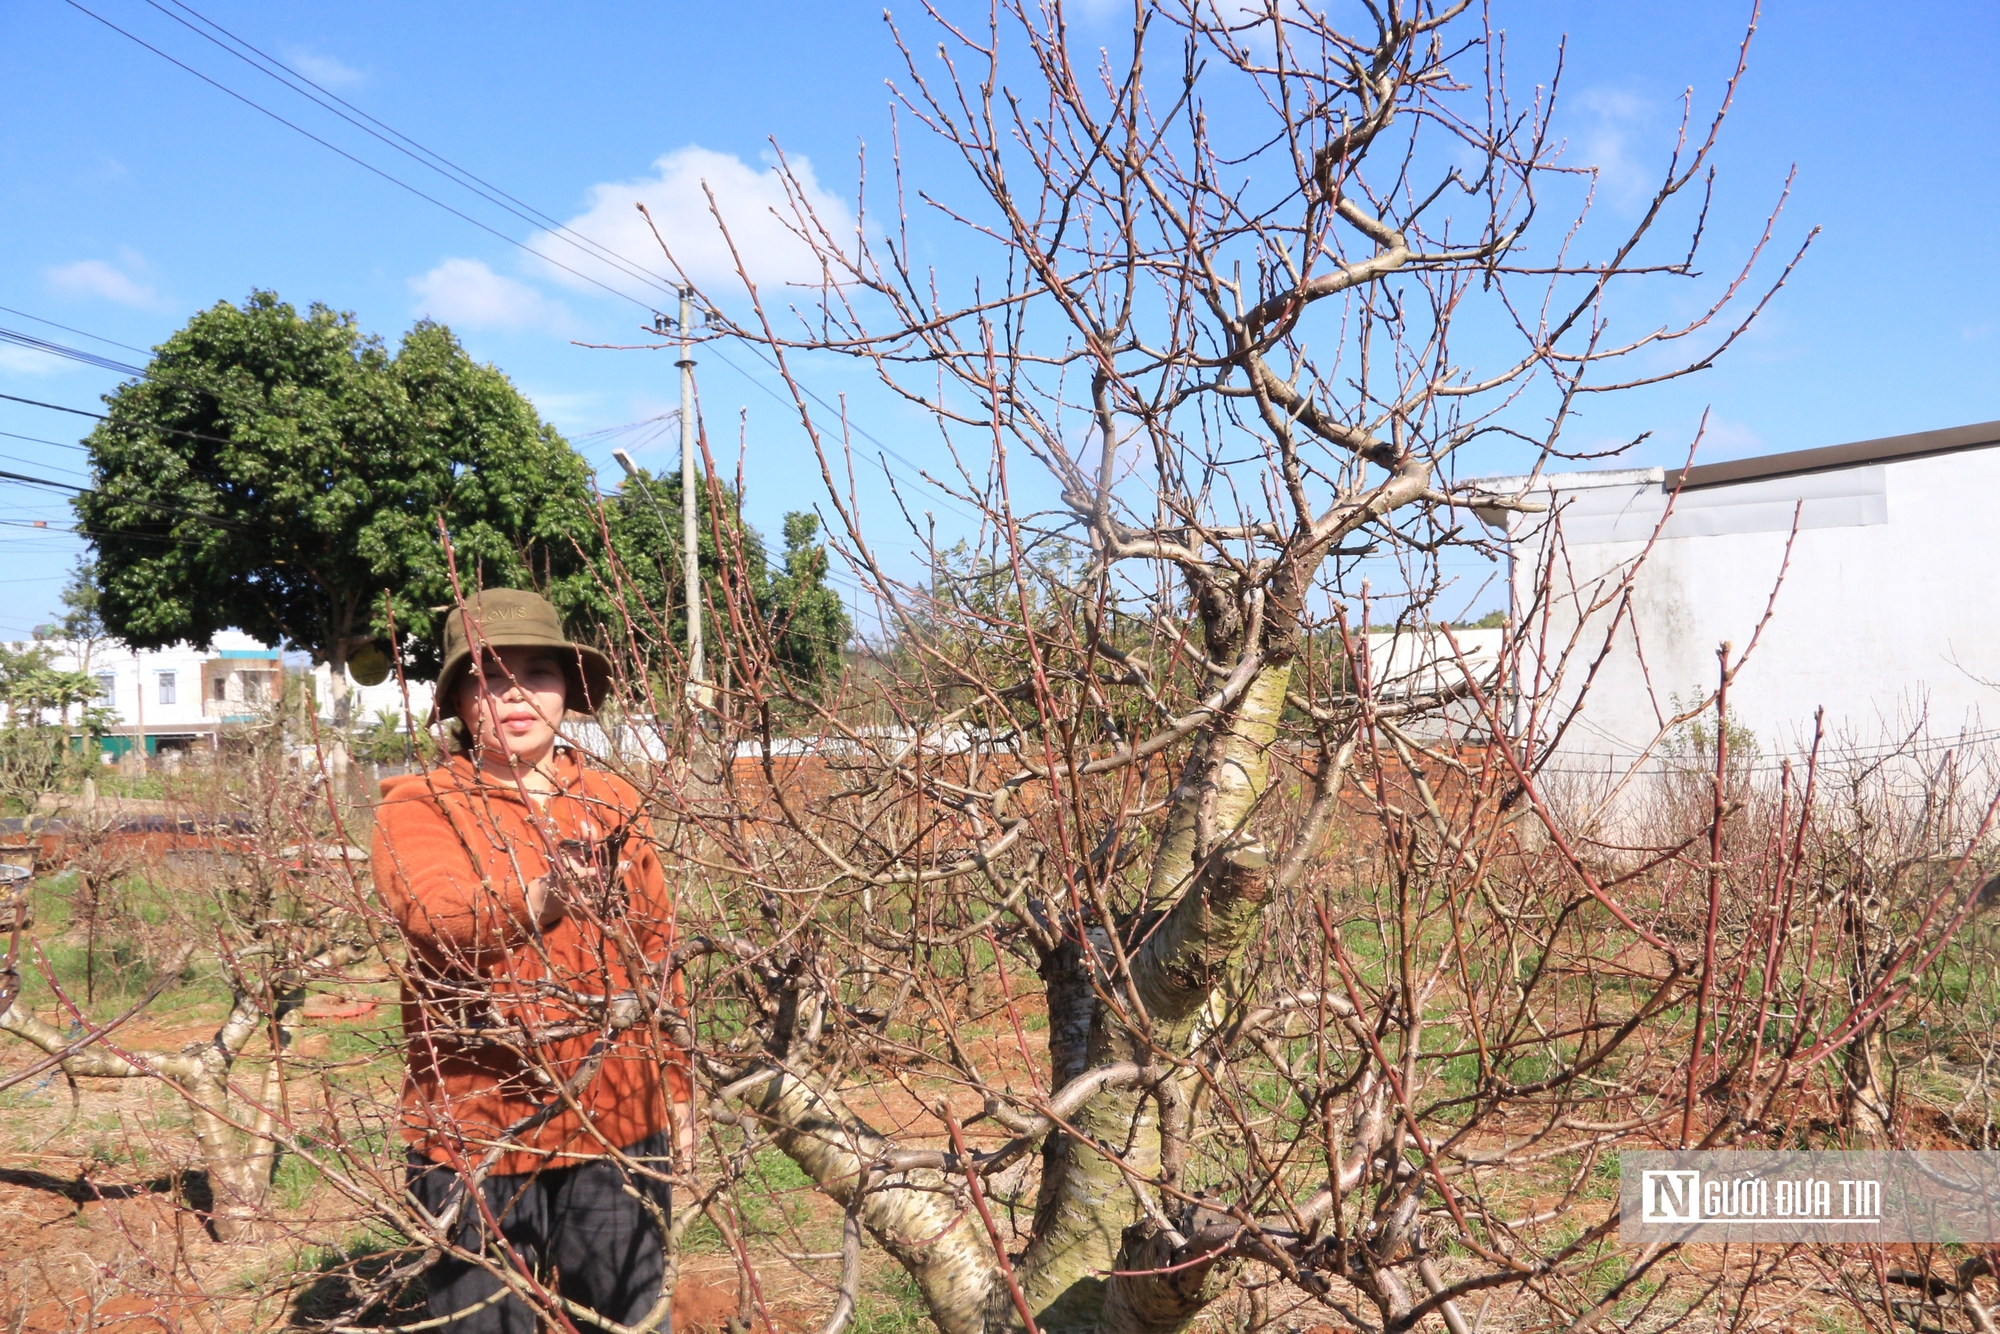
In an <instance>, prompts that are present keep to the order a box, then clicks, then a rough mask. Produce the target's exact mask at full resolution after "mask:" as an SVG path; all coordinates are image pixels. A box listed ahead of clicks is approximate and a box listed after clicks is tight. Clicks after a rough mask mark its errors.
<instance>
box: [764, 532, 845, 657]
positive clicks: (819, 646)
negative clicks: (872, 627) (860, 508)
mask: <svg viewBox="0 0 2000 1334" xmlns="http://www.w3.org/2000/svg"><path fill="white" fill-rule="evenodd" d="M818 535H819V518H818V516H817V515H813V514H809V513H805V512H803V511H795V512H793V513H791V514H787V515H786V516H785V564H784V569H783V570H782V571H781V572H780V573H778V574H777V575H775V576H774V577H773V578H772V579H771V581H770V585H769V586H768V588H767V589H766V590H765V594H764V614H765V616H766V618H767V622H768V624H769V625H770V630H771V637H772V639H773V640H774V641H775V644H776V648H777V652H778V660H779V662H780V663H782V664H783V666H784V668H785V671H786V672H787V673H788V674H790V675H791V676H792V678H793V679H794V680H796V681H799V682H801V683H802V684H804V685H805V686H807V687H808V688H809V689H814V690H817V689H821V688H824V687H825V686H826V685H828V684H830V683H831V682H833V681H834V680H836V679H838V677H839V676H840V662H841V650H842V649H843V648H844V647H845V646H846V644H847V640H848V636H849V635H850V634H852V632H853V629H854V627H853V624H852V622H851V621H849V619H848V616H847V604H846V603H844V602H842V601H841V599H840V594H839V593H837V592H835V591H834V590H833V589H831V588H829V587H828V586H827V582H826V576H827V555H826V548H825V547H824V546H821V545H820V544H819V543H818V542H815V541H814V540H813V539H814V538H815V537H817V536H818Z"/></svg>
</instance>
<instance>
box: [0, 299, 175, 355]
mask: <svg viewBox="0 0 2000 1334" xmlns="http://www.w3.org/2000/svg"><path fill="white" fill-rule="evenodd" d="M0 311H5V312H6V313H7V314H9V315H19V316H20V317H21V318H22V319H24V320H33V321H34V322H35V323H37V324H46V325H48V326H49V327H50V328H51V329H61V330H62V331H63V332H64V333H73V334H75V335H76V336H77V337H79V338H88V339H89V340H90V341H91V342H93V343H108V344H110V345H111V346H112V347H122V348H124V349H125V350H126V351H127V352H137V353H138V354H139V355H140V356H142V357H150V356H152V355H153V354H152V353H151V352H150V351H148V350H147V349H146V348H143V347H133V346H132V345H131V344H130V343H121V342H119V341H118V340H117V339H115V338H106V337H105V336H104V335H103V334H94V333H89V332H86V331H85V330H82V329H72V328H70V327H69V326H68V325H67V324H57V323H56V322H55V321H54V320H45V319H43V318H42V317H41V316H39V315H30V314H29V313H28V312H27V311H25V310H16V309H14V308H13V307H12V306H0Z"/></svg>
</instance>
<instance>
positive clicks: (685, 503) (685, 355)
mask: <svg viewBox="0 0 2000 1334" xmlns="http://www.w3.org/2000/svg"><path fill="white" fill-rule="evenodd" d="M693 321H694V289H693V288H692V287H683V288H681V313H680V319H679V320H678V321H677V322H676V321H673V320H669V319H668V318H667V317H666V316H665V315H656V316H654V317H653V329H654V331H655V332H656V333H661V334H665V333H666V332H667V331H668V326H669V325H672V324H675V323H678V324H679V326H680V335H681V359H680V360H679V361H677V362H675V363H674V364H675V365H676V366H679V367H680V368H681V576H682V596H683V597H684V598H685V599H686V600H687V636H688V681H687V692H688V698H690V699H693V700H697V701H700V702H703V703H706V702H707V700H708V692H707V687H706V680H705V678H706V677H707V676H708V664H707V661H706V658H705V656H704V654H703V652H702V643H701V530H700V527H699V525H700V519H699V518H698V517H697V515H696V510H695V503H694V496H695V467H694V415H695V408H694V351H693V347H692V343H693V333H692V330H691V328H690V325H692V323H693ZM611 457H613V458H615V459H617V460H618V466H619V467H621V468H623V469H624V470H625V475H626V476H628V477H631V478H633V479H634V480H637V478H638V476H639V466H638V465H637V464H636V463H634V462H633V461H632V456H631V455H630V454H627V453H626V452H625V451H624V450H622V449H614V450H612V451H611ZM643 489H645V490H646V499H647V500H648V501H650V502H651V503H652V506H653V512H654V513H655V514H659V516H660V527H661V529H662V531H664V530H665V528H666V523H667V516H666V515H665V514H663V513H661V512H660V502H659V501H657V500H654V499H653V493H652V490H651V489H650V488H643Z"/></svg>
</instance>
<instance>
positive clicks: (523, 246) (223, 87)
mask: <svg viewBox="0 0 2000 1334" xmlns="http://www.w3.org/2000/svg"><path fill="white" fill-rule="evenodd" d="M63 3H65V4H67V5H68V6H69V7H70V8H71V9H74V10H76V11H77V12H78V13H80V14H85V15H88V16H89V17H91V18H94V19H96V20H97V21H98V22H99V23H102V24H103V25H104V26H105V27H107V28H109V29H111V31H113V32H115V33H117V34H118V35H119V36H121V37H124V38H127V39H129V40H131V41H133V42H136V43H138V44H139V45H140V46H143V47H145V48H146V49H147V50H148V51H151V52H152V53H153V54H154V55H156V56H158V57H159V58H160V59H162V60H164V61H166V62H167V63H168V64H171V65H173V66H175V67H177V68H179V69H183V70H186V71H187V72H188V73H189V74H192V75H194V77H195V78H197V79H200V80H201V81H202V82H203V83H205V84H207V85H208V86H209V87H211V88H213V89H215V90H216V91H218V92H222V93H227V94H228V95H229V96H231V97H233V98H235V99H236V100H237V101H239V102H241V103H242V104H243V105H244V106H247V107H249V108H251V109H252V110H254V111H258V112H261V113H262V114H264V115H266V116H269V117H270V118H271V119H272V120H275V121H277V122H278V124H280V125H282V126H284V127H285V128H286V129H288V130H295V131H297V132H298V133H300V134H302V135H304V136H305V137H306V138H308V139H310V140H312V141H313V142H314V143H316V144H318V145H319V146H320V147H322V148H324V149H326V150H328V151H329V152H333V153H338V154H339V155H340V156H341V157H344V158H346V159H347V160H348V161H349V162H352V163H353V164H354V165H355V166H357V167H360V168H361V169H362V170H363V171H367V172H370V173H372V174H374V175H376V176H380V177H381V178H382V179H383V180H385V181H388V182H389V183H390V184H391V185H394V186H397V187H399V188H401V189H404V190H407V191H409V192H410V193H411V194H413V195H415V196H416V197H417V198H419V199H421V200H423V201H424V202H425V203H428V204H435V205H437V206H438V207H439V208H441V209H443V210H444V211H445V212H447V213H449V214H451V215H452V216H453V217H455V218H459V219H462V220H463V221H465V222H469V223H471V224H472V225H473V226H475V227H477V228H478V229H479V230H480V231H482V232H485V233H487V234H488V235H490V236H495V237H498V238H499V239H500V240H502V241H505V242H506V243H507V244H508V245H511V246H514V247H516V248H517V249H520V250H524V251H526V252H527V253H528V254H530V255H533V256H534V257H535V258H537V259H539V260H541V261H543V262H544V263H548V264H553V265H555V266H556V267H557V268H559V269H561V270H562V271H563V272H565V273H570V274H575V275H576V276H577V277H578V278H581V279H582V280H583V281H585V282H587V283H589V284H591V285H592V286H593V287H601V288H603V289H604V290H605V291H607V292H609V293H611V295H613V296H615V297H618V298H620V299H621V300H625V301H630V302H631V303H632V304H633V305H636V306H639V307H640V308H642V309H644V310H648V311H651V310H654V306H653V304H652V303H651V302H649V301H641V300H640V299H639V298H637V297H635V296H633V295H632V294H631V293H629V292H621V291H619V290H618V289H617V288H615V287H613V286H611V285H610V284H609V283H605V282H600V281H599V280H598V279H596V278H593V277H591V276H590V275H589V274H587V273H584V272H582V271H581V270H579V269H573V268H571V267H570V266H569V265H567V264H565V263H563V262H562V261H561V260H559V259H553V258H551V257H550V256H548V255H544V254H543V253H542V252H541V251H539V250H537V249H535V248H534V247H533V246H531V245H529V244H528V243H527V242H525V241H517V240H515V239H514V238H513V237H511V236H509V235H507V233H505V232H503V231H501V230H500V229H499V228H497V227H492V226H489V225H487V224H486V223H484V222H481V221H480V220H479V219H478V218H475V217H473V216H472V215H471V214H470V213H466V212H464V211H462V210H460V209H456V208H453V207H452V206H451V205H450V204H447V203H445V202H444V201H443V200H442V199H439V198H438V197H437V196H435V195H432V194H427V193H425V192H424V191H422V190H419V189H418V188H417V187H416V186H414V185H411V184H410V183H409V182H408V181H405V180H403V179H401V178H400V177H398V176H394V175H392V174H390V173H389V172H386V171H384V170H382V168H380V167H378V166H376V165H375V164H373V163H372V162H367V161H364V160H363V159H361V158H359V157H356V156H355V155H354V154H352V153H350V152H348V151H347V150H346V149H344V148H342V147H340V146H339V145H338V144H335V143H332V142H330V141H328V140H326V139H322V138H321V137H320V136H319V135H317V134H314V133H313V132H312V131H311V130H308V129H306V128H305V127H304V126H303V125H300V124H298V123H297V122H295V121H290V120H287V119H286V118H285V117H283V116H281V115H279V114H278V113H277V112H275V111H273V110H271V109H270V108H269V107H267V106H264V105H263V104H262V103H260V102H258V101H256V100H255V99H254V98H251V97H247V96H245V95H244V94H242V93H239V92H237V91H236V90H235V89H234V88H231V87H230V86H229V85H227V84H225V83H221V82H219V81H218V80H215V79H212V78H210V77H209V76H208V75H206V74H203V73H202V72H201V71H200V70H198V69H196V68H195V67H194V66H192V65H190V64H187V63H186V62H185V61H182V60H177V59H175V58H174V57H173V56H170V55H168V54H167V53H166V52H165V51H162V50H161V49H160V48H159V47H157V46H154V45H153V44H152V43H151V42H149V41H147V40H146V39H145V38H143V37H140V36H139V35H137V34H136V33H132V32H128V31H126V30H125V29H124V28H121V27H119V26H118V25H117V24H115V23H113V22H112V21H111V20H110V19H108V18H105V17H104V16H103V15H102V14H99V13H96V12H95V11H93V10H90V9H86V8H85V7H84V6H83V5H81V4H78V3H77V0H63ZM211 40H212V39H211ZM225 49H227V48H225Z"/></svg>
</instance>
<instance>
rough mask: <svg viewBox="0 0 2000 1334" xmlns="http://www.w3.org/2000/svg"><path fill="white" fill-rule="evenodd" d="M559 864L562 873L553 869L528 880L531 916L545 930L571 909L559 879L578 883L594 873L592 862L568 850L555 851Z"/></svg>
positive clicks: (529, 912)
mask: <svg viewBox="0 0 2000 1334" xmlns="http://www.w3.org/2000/svg"><path fill="white" fill-rule="evenodd" d="M556 866H557V868H558V871H559V873H558V872H557V871H552V872H551V873H549V874H548V875H538V876H536V877H535V878H534V879H533V880H530V881H529V882H528V916H529V917H530V918H531V919H533V921H534V923H535V925H536V926H538V927H540V928H541V929H542V930H544V931H546V930H548V929H549V928H550V927H552V926H554V925H555V924H556V923H557V922H560V921H561V920H562V919H563V917H564V915H565V914H567V913H568V911H569V905H568V904H567V903H566V902H565V901H564V899H563V894H562V890H561V888H560V883H559V882H561V881H568V882H569V883H570V884H577V883H579V882H581V881H582V879H583V877H585V876H588V875H591V874H594V872H593V870H592V867H591V865H590V863H588V862H585V861H581V860H579V859H577V858H575V857H572V856H570V855H569V854H568V853H567V852H560V853H557V854H556Z"/></svg>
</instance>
